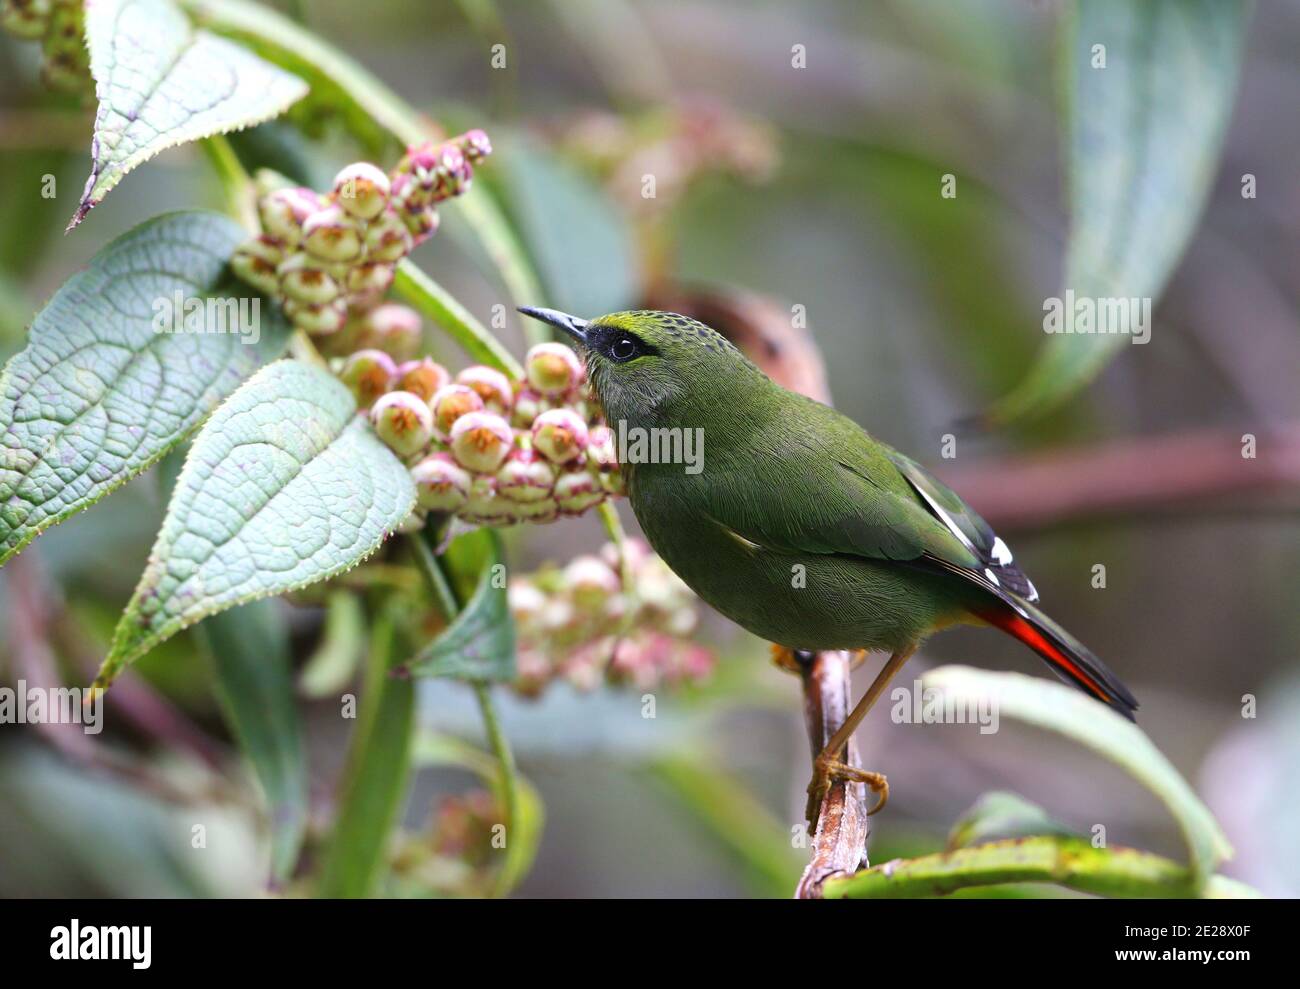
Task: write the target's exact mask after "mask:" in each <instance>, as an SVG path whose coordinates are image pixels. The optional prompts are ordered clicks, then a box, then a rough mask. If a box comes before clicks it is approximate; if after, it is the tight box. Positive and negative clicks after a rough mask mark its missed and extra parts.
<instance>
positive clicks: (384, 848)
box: [316, 608, 415, 898]
mask: <svg viewBox="0 0 1300 989" xmlns="http://www.w3.org/2000/svg"><path fill="white" fill-rule="evenodd" d="M396 635H397V631H396V626H395V622H394V617H393V614H392V612H391V610H390V609H388V608H385V609H383V610H382V611H381V612H380V614H379V616H378V617H377V619H376V621H375V624H374V629H373V632H372V636H371V645H370V656H369V657H368V660H367V665H366V679H365V684H364V693H363V694H362V695H361V708H360V710H359V711H358V713H357V724H356V728H355V730H354V731H353V733H352V745H351V747H350V748H349V750H348V758H347V764H346V766H345V767H344V770H343V779H342V783H341V785H340V787H339V811H338V816H337V818H336V819H335V822H334V833H333V835H332V836H331V838H330V842H329V844H328V845H327V846H326V848H325V852H324V857H323V861H322V864H321V871H320V880H319V882H318V884H317V888H316V895H317V896H320V897H330V898H333V897H366V896H371V895H373V894H374V892H375V889H376V886H377V885H378V882H379V878H380V876H381V875H382V873H383V867H384V864H385V860H386V856H387V853H388V840H389V835H390V833H391V832H392V829H393V827H394V826H395V825H396V823H397V819H398V815H399V814H400V812H401V809H402V804H403V802H404V800H405V797H406V788H407V784H408V782H409V780H410V765H411V751H412V744H413V740H414V721H415V686H414V684H413V683H412V682H411V681H410V680H403V679H398V678H396V677H393V676H390V675H389V671H390V669H391V667H392V665H393V659H394V657H395V656H397V655H400V653H399V652H398V650H397V649H396V648H395V641H396Z"/></svg>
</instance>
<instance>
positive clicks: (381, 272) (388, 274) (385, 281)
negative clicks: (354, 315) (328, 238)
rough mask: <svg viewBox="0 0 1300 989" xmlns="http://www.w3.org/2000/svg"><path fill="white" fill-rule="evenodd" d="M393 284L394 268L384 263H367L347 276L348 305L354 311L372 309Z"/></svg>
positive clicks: (357, 267) (352, 270)
mask: <svg viewBox="0 0 1300 989" xmlns="http://www.w3.org/2000/svg"><path fill="white" fill-rule="evenodd" d="M392 284H393V266H392V265H391V264H387V263H385V262H383V261H366V262H363V263H362V264H359V265H357V266H356V267H355V268H352V269H351V270H350V271H349V272H348V274H347V290H348V303H349V305H351V306H352V307H353V308H354V309H361V310H364V309H370V308H371V307H373V306H374V304H375V303H376V302H378V301H379V300H380V299H382V298H383V297H384V293H385V292H387V291H388V287H389V286H390V285H392Z"/></svg>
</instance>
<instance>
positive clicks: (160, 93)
mask: <svg viewBox="0 0 1300 989" xmlns="http://www.w3.org/2000/svg"><path fill="white" fill-rule="evenodd" d="M86 42H87V44H88V45H89V47H90V70H91V74H92V75H94V77H95V95H96V98H97V99H98V100H99V110H98V112H97V113H96V115H95V136H94V141H93V143H92V145H91V158H92V161H91V170H90V178H89V179H88V180H87V181H86V189H85V192H83V193H82V197H81V202H80V204H79V205H78V207H77V212H76V214H75V215H74V216H73V218H72V222H71V223H70V224H69V227H75V226H76V225H77V224H78V223H80V222H81V221H82V219H83V218H84V217H85V215H86V213H87V212H89V211H90V210H91V209H93V208H94V207H95V206H97V205H99V203H100V202H102V201H103V199H104V196H106V195H107V194H108V192H109V190H111V189H112V188H113V187H114V186H115V185H117V184H118V183H119V182H121V181H122V178H123V177H124V176H125V175H126V173H127V172H129V171H131V169H133V168H135V167H136V166H137V165H139V164H141V163H142V162H145V161H148V160H149V159H150V158H152V157H153V156H154V155H156V154H158V153H159V152H160V151H164V150H166V149H167V148H170V147H174V146H176V145H178V144H184V143H185V142H187V141H196V140H198V139H199V138H203V137H210V136H212V135H213V134H224V133H226V132H227V131H232V130H238V129H240V128H242V127H248V126H251V125H252V124H256V123H260V122H261V121H263V120H267V119H269V118H271V117H274V116H277V115H279V114H280V113H283V112H284V111H285V110H286V109H287V108H288V107H289V106H290V105H292V104H293V103H295V102H297V101H298V100H299V99H301V98H302V97H303V96H305V95H306V94H307V85H306V83H304V82H303V81H302V80H301V79H299V78H298V77H297V76H294V75H291V74H290V73H288V72H285V71H284V70H283V69H280V68H278V67H276V66H274V65H272V64H270V63H269V62H266V61H263V60H262V59H261V58H259V57H257V56H256V55H254V54H253V53H252V52H250V51H248V50H247V49H246V48H244V47H242V46H241V45H238V44H236V43H234V42H232V41H229V40H227V39H225V38H221V37H218V36H217V35H214V34H210V33H208V32H207V31H203V30H199V29H196V28H195V27H194V25H193V24H191V23H190V19H189V18H188V17H187V16H186V15H185V13H184V12H182V11H181V10H180V8H179V7H177V6H176V4H174V3H172V2H171V0H97V2H96V3H93V4H87V6H86Z"/></svg>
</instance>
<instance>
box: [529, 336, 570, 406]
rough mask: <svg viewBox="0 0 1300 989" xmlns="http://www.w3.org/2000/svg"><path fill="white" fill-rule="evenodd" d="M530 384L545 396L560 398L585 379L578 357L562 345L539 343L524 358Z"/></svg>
mask: <svg viewBox="0 0 1300 989" xmlns="http://www.w3.org/2000/svg"><path fill="white" fill-rule="evenodd" d="M524 368H525V371H526V372H527V374H528V383H529V384H530V385H532V386H533V387H534V388H535V389H537V391H539V392H541V393H542V394H543V395H547V396H550V397H558V396H560V395H563V394H564V393H565V392H567V391H568V390H569V389H570V388H572V387H573V386H574V385H576V384H577V383H578V382H580V381H581V380H582V378H583V368H582V362H581V361H580V360H578V355H577V354H575V353H574V352H573V351H572V350H571V349H569V348H568V347H566V346H565V345H564V344H562V343H539V344H536V345H534V346H533V347H532V348H531V349H530V350H529V351H528V355H527V356H526V357H525V358H524Z"/></svg>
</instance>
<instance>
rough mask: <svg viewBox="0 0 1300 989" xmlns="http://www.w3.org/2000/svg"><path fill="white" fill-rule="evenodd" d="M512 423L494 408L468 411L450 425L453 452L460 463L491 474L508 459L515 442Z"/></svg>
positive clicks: (476, 470)
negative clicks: (495, 412) (494, 411)
mask: <svg viewBox="0 0 1300 989" xmlns="http://www.w3.org/2000/svg"><path fill="white" fill-rule="evenodd" d="M514 438H515V437H514V433H513V432H512V431H511V429H510V425H509V424H508V423H507V422H506V421H505V420H504V419H502V418H501V417H500V416H499V415H494V414H493V413H491V412H467V413H465V415H463V416H460V417H459V418H458V419H457V420H456V421H455V423H453V424H452V427H451V452H452V455H453V456H455V458H456V460H457V462H458V463H460V464H461V466H463V467H467V468H469V469H470V470H472V471H475V472H477V473H480V474H491V473H493V472H495V471H496V469H497V468H498V467H500V466H501V464H502V463H503V462H504V461H505V459H506V456H507V455H508V454H509V453H510V447H511V444H512V443H513V442H514Z"/></svg>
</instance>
